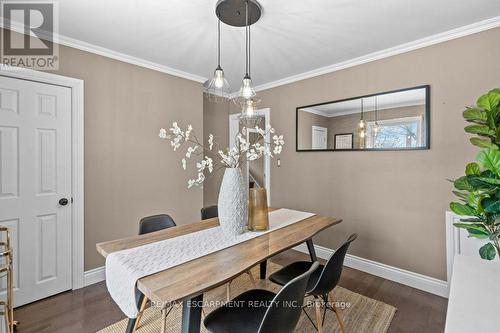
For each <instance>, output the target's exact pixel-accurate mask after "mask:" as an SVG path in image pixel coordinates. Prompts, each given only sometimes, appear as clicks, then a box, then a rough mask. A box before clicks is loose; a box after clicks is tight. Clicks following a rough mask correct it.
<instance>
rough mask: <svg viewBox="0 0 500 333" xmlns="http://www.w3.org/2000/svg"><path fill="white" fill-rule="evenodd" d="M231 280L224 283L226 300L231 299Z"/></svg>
mask: <svg viewBox="0 0 500 333" xmlns="http://www.w3.org/2000/svg"><path fill="white" fill-rule="evenodd" d="M231 282H233V281H229V282H228V283H227V285H226V294H227V295H226V297H227V301H228V302H229V301H231Z"/></svg>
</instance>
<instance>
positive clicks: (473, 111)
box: [450, 89, 500, 260]
mask: <svg viewBox="0 0 500 333" xmlns="http://www.w3.org/2000/svg"><path fill="white" fill-rule="evenodd" d="M476 104H477V105H476V106H475V107H470V108H467V109H466V110H465V111H464V112H463V117H464V118H465V120H466V121H467V122H469V123H471V124H470V125H468V126H466V127H465V131H466V132H467V133H471V134H475V135H476V136H475V137H473V138H471V139H470V142H471V143H472V144H473V145H474V146H477V147H479V148H481V150H480V151H479V153H478V154H477V157H476V162H472V163H469V164H467V165H466V167H465V175H464V176H462V177H460V178H458V179H456V180H454V181H453V185H454V187H455V191H453V193H454V194H455V195H456V196H457V197H458V199H459V202H452V203H450V209H451V210H452V211H453V212H454V213H455V214H457V215H460V216H464V218H462V219H460V223H455V224H454V225H455V227H457V228H462V229H465V230H467V232H468V233H469V237H475V238H479V239H483V240H486V241H487V243H486V244H485V245H483V246H482V247H481V248H480V249H479V255H480V256H481V258H483V259H487V260H493V259H494V258H495V256H496V255H497V254H498V255H499V256H500V150H499V148H500V89H493V90H491V91H490V92H488V93H487V94H485V95H483V96H481V97H479V99H478V100H477V103H476Z"/></svg>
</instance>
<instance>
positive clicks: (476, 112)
mask: <svg viewBox="0 0 500 333" xmlns="http://www.w3.org/2000/svg"><path fill="white" fill-rule="evenodd" d="M463 116H464V118H465V119H466V120H467V121H472V122H479V123H482V124H484V123H486V120H487V118H488V115H487V114H486V112H485V111H484V110H483V109H480V108H467V109H466V110H465V111H464V113H463Z"/></svg>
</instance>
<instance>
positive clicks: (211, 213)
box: [201, 205, 257, 301]
mask: <svg viewBox="0 0 500 333" xmlns="http://www.w3.org/2000/svg"><path fill="white" fill-rule="evenodd" d="M214 217H219V211H218V209H217V205H213V206H207V207H203V208H202V209H201V219H202V220H208V219H212V218H214ZM245 273H246V274H248V277H249V278H250V281H251V282H252V285H253V287H254V288H256V287H257V284H256V283H255V279H254V277H253V275H252V272H251V271H250V270H247V271H246V272H245ZM232 282H233V280H231V281H229V282H228V283H227V285H226V293H227V300H228V301H229V300H230V299H231V283H232Z"/></svg>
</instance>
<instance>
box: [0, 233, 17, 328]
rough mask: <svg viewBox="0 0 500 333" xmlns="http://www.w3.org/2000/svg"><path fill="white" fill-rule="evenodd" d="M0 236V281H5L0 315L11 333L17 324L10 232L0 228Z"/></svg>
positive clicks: (0, 303)
mask: <svg viewBox="0 0 500 333" xmlns="http://www.w3.org/2000/svg"><path fill="white" fill-rule="evenodd" d="M0 234H3V235H4V236H3V237H2V239H3V240H2V241H0V279H3V278H6V279H7V288H6V291H7V292H6V294H7V299H6V300H5V301H3V300H2V301H0V315H2V316H4V318H5V320H4V321H5V328H6V332H7V333H13V332H14V329H15V327H16V326H17V324H18V322H16V321H14V296H13V277H12V274H13V270H12V262H13V258H12V247H11V244H10V231H9V229H8V228H5V227H0Z"/></svg>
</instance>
